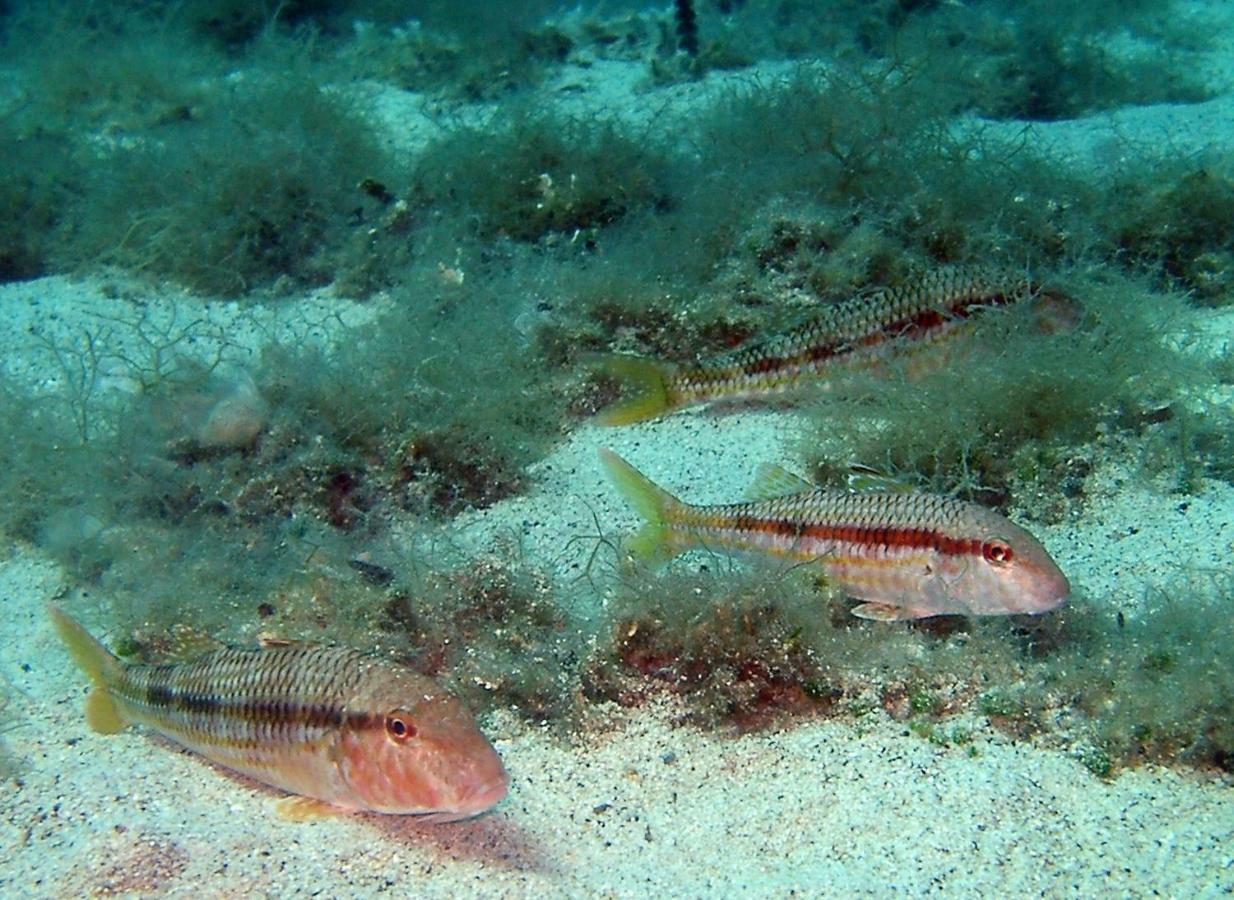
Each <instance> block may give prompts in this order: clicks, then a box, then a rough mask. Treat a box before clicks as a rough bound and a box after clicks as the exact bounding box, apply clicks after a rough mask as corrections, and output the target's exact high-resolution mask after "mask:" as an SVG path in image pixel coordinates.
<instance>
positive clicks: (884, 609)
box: [851, 603, 914, 622]
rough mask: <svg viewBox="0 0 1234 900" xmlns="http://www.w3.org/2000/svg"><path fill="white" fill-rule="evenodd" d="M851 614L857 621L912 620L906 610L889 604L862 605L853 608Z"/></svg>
mask: <svg viewBox="0 0 1234 900" xmlns="http://www.w3.org/2000/svg"><path fill="white" fill-rule="evenodd" d="M851 612H852V614H853V615H854V616H856V617H857V618H859V619H870V620H871V621H874V622H898V621H900V620H902V619H911V618H914V617H913V616H912V615H911V614H910V613H909V612H908V610H906V609H903V608H902V607H899V606H895V605H893V604H891V603H862V604H860V605H858V606H854V607H853V608H852V610H851Z"/></svg>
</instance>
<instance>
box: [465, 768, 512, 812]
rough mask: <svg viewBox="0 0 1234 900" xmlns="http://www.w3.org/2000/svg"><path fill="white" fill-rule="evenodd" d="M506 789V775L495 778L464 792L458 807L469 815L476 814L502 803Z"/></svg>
mask: <svg viewBox="0 0 1234 900" xmlns="http://www.w3.org/2000/svg"><path fill="white" fill-rule="evenodd" d="M506 790H507V784H506V778H505V776H504V775H503V776H502V777H501V778H494V779H493V780H492V781H488V782H485V783H484V784H482V785H481V786H480V787H479V788H477V789H475V790H471V791H468V792H467V793H466V794H464V795H463V797H462V798H461V801H460V803H459V805H458V807H457V808H458V810H459V811H460V812H466V813H467V814H468V815H473V816H474V815H476V814H478V813H482V812H484V811H485V810H486V809H492V808H493V807H494V806H496V805H497V804H498V803H500V802H501V801H502V799H503V798H504V797H505V796H506Z"/></svg>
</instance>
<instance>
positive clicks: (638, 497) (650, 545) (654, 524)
mask: <svg viewBox="0 0 1234 900" xmlns="http://www.w3.org/2000/svg"><path fill="white" fill-rule="evenodd" d="M600 460H601V461H602V462H603V463H604V468H605V469H607V470H608V475H609V478H611V479H612V481H613V484H614V485H615V486H616V488H617V490H618V491H619V492H620V493H621V496H622V497H624V498H625V499H626V501H627V502H629V504H630V505H631V506H633V507H634V509H635V511H636V512H637V513H638V514H639V515H640V516H642V517H643V520H644V522H645V524H644V525H643V527H642V528H641V529H639V532H638V533H637V534H635V535H634V536H633V537H630V538H627V539H626V540H625V541H623V542H622V546H623V547H624V548H625V550H627V551H628V552H629V553H630V555H632V556H633V557H635V558H636V559H639V560H642V561H643V562H647V563H652V564H655V563H661V562H665V561H666V560H668V559H669V558H670V557H672V556H673V555H674V553H675V552H676V551H674V550H673V548H672V546H671V545H670V543H669V540H668V528H667V523H668V519H669V516H670V514H671V512H672V510H673V509H674V507H678V506H681V505H682V503H681V501H680V500H678V499H677V498H676V497H674V496H673V495H672V494H670V493H669V492H668V491H666V490H664V488H662V487H660V486H659V485H658V484H656V483H655V482H653V481H652V480H651V479H650V478H648V477H647V476H646V475H644V474H643V473H642V472H640V471H639V470H638V469H636V468H634V466H632V465H630V464H629V463H628V462H626V461H625V460H624V459H622V458H621V457H620V456H618V455H617V454H616V453H614V452H613V451H612V450H608V449H602V450H601V451H600Z"/></svg>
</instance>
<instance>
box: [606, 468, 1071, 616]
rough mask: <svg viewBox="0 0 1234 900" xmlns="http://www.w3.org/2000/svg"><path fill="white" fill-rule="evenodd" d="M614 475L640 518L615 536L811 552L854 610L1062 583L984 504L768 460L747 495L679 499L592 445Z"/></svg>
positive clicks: (1017, 597) (630, 544) (916, 609)
mask: <svg viewBox="0 0 1234 900" xmlns="http://www.w3.org/2000/svg"><path fill="white" fill-rule="evenodd" d="M600 454H601V459H602V461H603V463H604V466H605V468H606V469H607V470H608V473H609V475H610V477H611V478H612V480H613V483H614V484H615V485H616V486H617V488H618V490H619V491H620V492H621V493H622V494H623V495H624V496H625V498H626V500H627V501H628V502H629V503H630V505H631V506H633V507H634V508H635V510H636V511H637V512H638V513H639V514H640V515H641V516H642V517H643V519H644V520H645V524H644V525H643V528H642V530H641V531H639V532H638V533H637V534H636V535H634V536H633V537H632V538H630V539H628V540H627V541H626V542H625V543H624V545H623V547H624V550H625V552H627V553H628V554H630V555H631V556H633V557H635V558H638V559H642V560H644V561H648V562H652V563H658V562H662V561H665V560H667V559H669V558H670V557H672V556H675V555H677V554H678V553H681V552H684V551H686V550H689V549H693V548H697V547H719V548H721V549H725V550H748V551H758V552H762V553H767V554H772V555H775V556H780V557H785V558H788V559H792V560H800V561H804V562H816V563H818V564H819V565H820V566H821V567H822V569H823V572H824V574H825V576H826V579H827V581H828V583H829V584H831V585H833V586H834V587H836V588H837V589H838V590H840V591H842V592H843V593H845V594H847V595H848V596H850V597H853V598H855V599H857V600H860V601H862V602H861V603H860V605H858V606H856V607H855V608H854V609H853V610H852V612H853V614H854V615H856V616H858V617H860V618H863V619H874V620H878V621H882V622H892V621H897V620H904V619H921V618H926V617H929V616H939V615H949V614H960V615H972V616H997V615H1011V614H1018V613H1028V614H1038V613H1043V612H1046V611H1048V610H1051V609H1054V608H1055V607H1057V606H1059V605H1061V604H1062V603H1063V602H1064V601H1065V600H1066V599H1067V597H1068V595H1069V594H1070V591H1071V589H1070V586H1069V585H1068V584H1067V578H1066V576H1064V575H1063V573H1062V571H1061V570H1060V569H1059V568H1058V566H1057V565H1056V564H1055V563H1054V560H1052V559H1051V558H1050V555H1049V554H1048V553H1047V552H1046V550H1045V548H1044V547H1042V546H1041V544H1040V543H1039V542H1038V541H1037V539H1036V538H1034V537H1033V536H1032V535H1031V534H1029V533H1028V532H1027V531H1025V530H1024V529H1023V528H1021V527H1020V526H1018V525H1016V524H1014V523H1012V522H1010V521H1008V520H1007V519H1006V518H1004V517H1003V516H1000V515H999V514H998V513H996V512H994V511H993V510H989V509H986V508H985V507H982V506H978V505H976V504H974V503H967V502H964V501H961V500H956V499H952V498H948V497H940V496H935V495H932V494H923V493H916V492H911V491H904V490H873V491H847V490H833V489H825V488H819V487H814V486H812V485H810V484H809V483H808V482H806V481H805V480H804V479H801V478H798V477H797V476H795V475H793V474H792V473H789V472H786V471H785V470H783V469H779V468H776V467H767V468H765V469H764V470H763V471H762V472H761V474H760V477H759V478H758V479H757V480H756V484H755V487H754V489H753V491H752V493H753V496H754V497H755V499H752V500H750V501H749V502H744V503H728V504H721V505H716V506H694V505H691V504H688V503H683V502H682V501H681V500H678V499H677V498H676V497H674V496H673V495H672V494H670V493H669V492H668V491H666V490H664V489H663V488H661V487H660V486H659V485H657V484H655V483H653V482H652V481H651V480H649V479H648V478H647V477H646V476H645V475H643V474H642V473H641V472H639V471H638V470H637V469H635V468H634V467H633V466H632V465H630V464H629V463H628V462H626V461H625V460H624V459H622V458H621V457H620V456H618V455H617V454H616V453H613V452H612V451H611V450H601V451H600Z"/></svg>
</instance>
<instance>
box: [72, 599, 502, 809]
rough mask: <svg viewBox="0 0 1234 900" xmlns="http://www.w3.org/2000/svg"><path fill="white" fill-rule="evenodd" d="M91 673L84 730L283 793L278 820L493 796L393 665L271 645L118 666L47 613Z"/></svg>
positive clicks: (469, 736)
mask: <svg viewBox="0 0 1234 900" xmlns="http://www.w3.org/2000/svg"><path fill="white" fill-rule="evenodd" d="M48 611H49V612H50V614H51V619H52V622H53V624H54V625H55V627H56V631H57V632H58V633H59V634H60V637H61V638H62V639H63V640H64V643H65V645H66V646H67V647H68V649H69V651H70V653H71V654H72V656H73V659H74V660H75V661H76V662H77V664H78V665H79V666H80V667H81V669H82V670H83V671H84V672H85V673H86V674H87V675H88V676H89V677H90V680H91V682H92V683H93V689H92V690H91V692H90V695H89V696H88V697H87V699H86V722H87V724H88V725H90V727H91V728H93V729H94V730H96V731H99V732H102V733H105V734H110V733H113V732H116V731H119V730H121V729H122V728H124V727H125V726H126V725H129V724H133V723H136V724H140V725H144V726H145V727H147V728H149V729H150V730H151V731H155V732H157V733H159V734H161V735H163V736H165V737H167V738H170V739H171V740H173V741H175V742H176V743H178V744H181V745H183V746H184V747H187V748H188V749H190V750H193V751H194V752H196V753H200V754H201V755H202V756H204V757H205V758H206V759H208V760H210V761H211V762H215V763H218V764H219V765H222V766H226V767H227V768H229V769H235V770H236V771H237V772H242V773H244V774H245V775H248V776H250V777H252V778H255V779H257V780H258V781H262V782H265V783H266V784H269V785H273V786H275V787H277V788H281V789H282V790H284V791H288V792H289V793H292V794H296V795H298V796H296V797H289V798H285V799H284V801H282V802H281V804H280V812H282V813H283V814H284V815H285V816H287V817H289V818H308V817H311V816H313V815H315V814H317V813H322V812H328V811H330V810H331V808H336V809H343V810H362V811H370V812H381V813H403V814H412V815H420V816H424V817H425V818H427V819H431V820H434V821H450V820H453V819H462V818H467V817H468V816H473V815H476V814H478V813H481V812H484V811H485V810H487V809H489V808H490V807H492V806H494V805H495V804H496V803H497V802H498V801H499V800H501V798H502V797H504V796H505V793H506V773H505V770H504V769H503V768H502V764H501V759H500V758H499V757H498V756H497V751H496V750H494V749H493V747H492V745H490V744H489V742H488V741H487V740H486V739H485V737H484V735H483V734H481V733H480V730H479V728H477V727H476V723H475V720H474V719H472V717H471V714H470V713H469V712H468V711H467V710H466V709H465V708H464V707H463V706H462V704H461V703H460V702H459V701H458V699H457V698H456V697H454V696H453V695H452V694H450V693H449V692H448V691H446V690H445V689H443V688H442V687H440V686H439V685H437V684H436V683H435V682H433V681H432V680H431V679H428V678H426V677H424V676H423V675H420V674H418V673H416V672H414V671H412V670H411V669H408V668H406V667H405V666H399V665H395V664H394V663H392V662H388V661H386V660H382V659H378V658H376V657H373V656H369V655H367V654H364V653H361V652H360V651H358V650H352V649H348V648H343V647H328V646H323V645H316V644H306V643H280V644H277V645H272V646H269V647H263V648H261V649H254V650H218V651H214V652H210V653H206V654H204V655H202V656H200V657H199V658H197V659H194V660H190V661H187V662H184V663H180V664H173V665H130V664H127V663H124V662H123V661H121V660H120V659H119V658H118V657H116V656H114V655H113V654H112V653H110V652H109V651H108V650H107V649H106V648H105V647H104V646H103V645H102V644H100V643H99V642H98V641H97V640H95V639H94V638H93V637H92V636H91V635H90V634H89V633H88V632H87V631H86V630H85V629H84V628H83V627H82V626H81V625H80V624H78V623H77V622H76V621H75V620H73V619H72V618H70V617H69V616H68V615H66V614H65V613H64V612H62V611H61V610H60V609H58V608H57V607H55V606H50V607H48Z"/></svg>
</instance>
